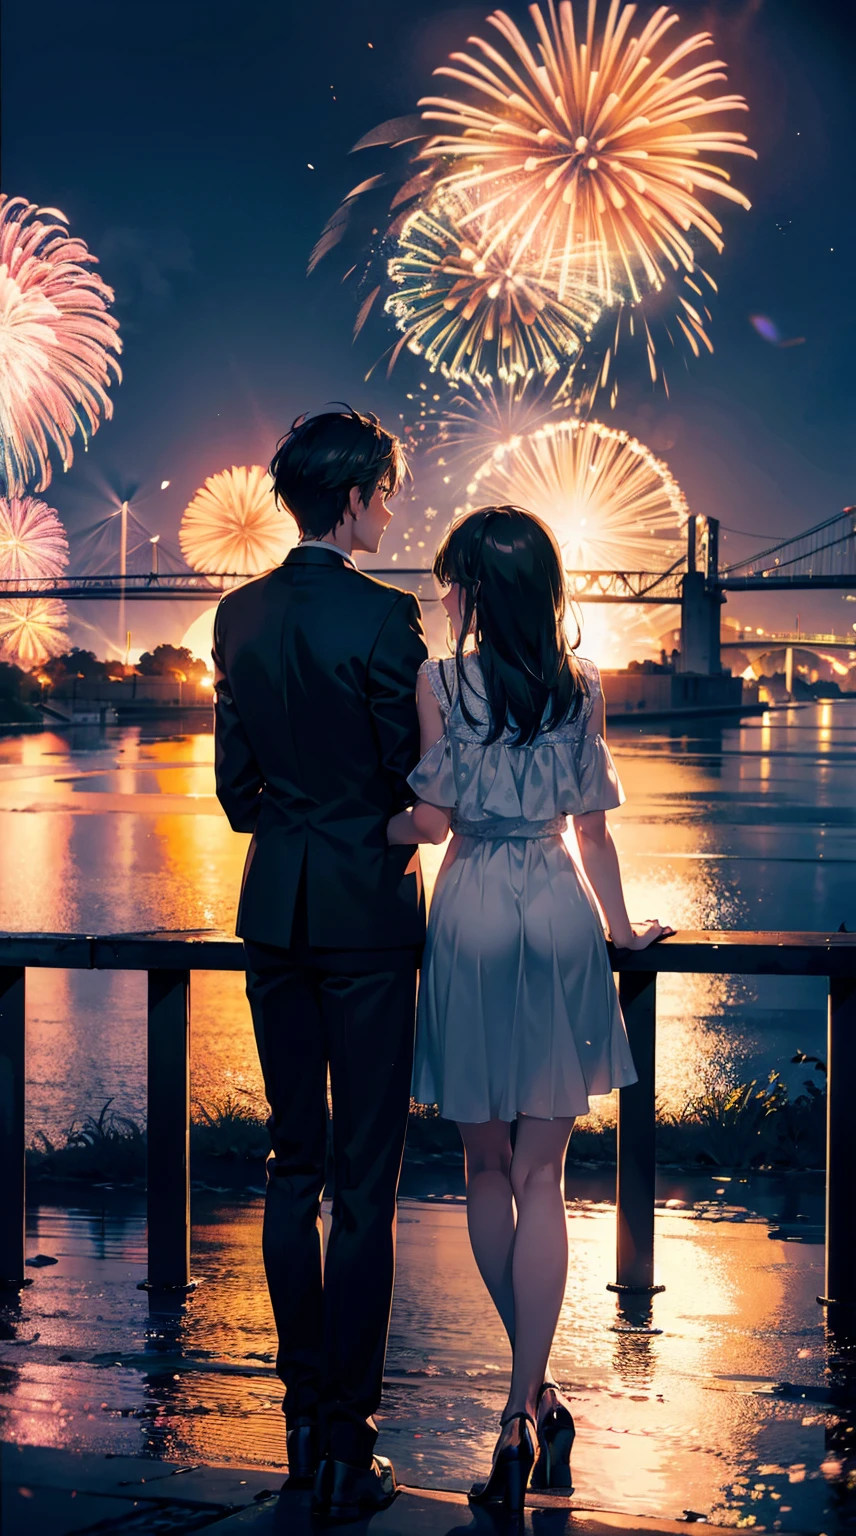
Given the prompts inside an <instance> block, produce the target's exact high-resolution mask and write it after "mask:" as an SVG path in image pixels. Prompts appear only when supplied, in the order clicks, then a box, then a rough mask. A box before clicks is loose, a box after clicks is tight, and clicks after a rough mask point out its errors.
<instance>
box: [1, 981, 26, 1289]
mask: <svg viewBox="0 0 856 1536" xmlns="http://www.w3.org/2000/svg"><path fill="white" fill-rule="evenodd" d="M25 975H26V973H25V971H24V968H23V966H10V965H4V966H2V967H0V1290H4V1291H6V1290H18V1289H19V1288H20V1287H21V1286H22V1285H28V1284H29V1281H28V1280H27V1279H26V1278H25V1272H24V1257H25V1251H26V1250H25V1246H24V1238H25V1229H26V1207H25V1183H24V1178H25V1156H26V1139H25V1132H24V1107H25V1096H26V1012H25V980H24V978H25Z"/></svg>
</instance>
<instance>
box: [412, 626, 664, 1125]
mask: <svg viewBox="0 0 856 1536" xmlns="http://www.w3.org/2000/svg"><path fill="white" fill-rule="evenodd" d="M581 665H582V667H583V669H584V671H585V674H586V678H587V681H588V686H589V697H588V699H585V700H584V701H583V705H582V708H581V710H580V712H579V714H578V715H577V718H576V719H575V720H571V721H569V722H567V723H566V724H565V725H562V726H560V727H558V728H557V729H556V730H553V731H542V732H541V733H540V734H539V735H538V737H537V738H536V740H535V741H534V743H533V744H532V745H531V746H524V747H517V746H513V745H512V744H511V741H510V738H511V737H512V736H513V734H514V733H513V732H512V731H510V730H508V731H506V732H505V733H504V734H503V736H502V737H501V738H500V740H499V741H497V742H495V743H494V744H493V745H492V746H485V745H484V741H483V737H484V735H485V730H486V726H487V720H488V710H487V705H486V701H485V698H484V686H483V683H482V678H481V671H480V667H479V663H478V658H477V657H476V656H474V655H473V656H468V657H467V659H466V663H465V669H466V672H465V684H464V686H465V689H466V702H467V706H468V708H469V711H470V714H471V715H472V717H473V718H474V719H475V720H476V721H477V722H478V725H477V727H476V728H475V729H474V728H473V727H472V726H471V725H469V724H468V722H467V720H466V719H465V717H464V715H463V712H462V710H461V706H460V700H459V697H458V689H457V682H456V678H455V666H454V661H452V660H449V661H446V662H439V661H433V660H432V661H426V662H425V663H424V664H423V666H422V669H421V670H422V672H424V673H425V674H426V675H427V677H428V680H429V682H430V684H431V688H432V690H433V692H434V696H435V697H436V699H437V702H438V704H439V706H440V710H441V712H442V714H443V718H444V724H445V732H444V735H443V736H442V737H441V739H440V740H439V741H438V742H437V743H436V745H435V746H433V747H432V748H431V750H430V751H429V752H427V753H426V755H425V756H424V757H423V758H422V761H421V762H420V763H419V764H418V766H417V767H416V768H415V769H414V771H413V773H412V774H411V775H410V780H409V782H410V785H411V787H412V788H413V789H414V790H415V792H416V794H417V795H418V796H419V798H420V800H425V801H427V802H428V803H429V804H431V805H439V806H444V807H447V808H450V809H451V810H452V832H453V834H454V835H453V837H452V840H451V842H450V844H449V847H448V849H447V852H446V857H445V859H444V860H443V865H442V868H441V870H440V873H439V876H438V879H437V884H436V887H435V890H434V896H433V900H432V903H431V911H430V916H429V922H428V937H427V942H426V946H425V956H424V960H423V965H422V976H421V981H420V987H419V1008H418V1016H417V1029H416V1061H415V1067H414V1086H413V1094H414V1098H415V1099H416V1100H417V1102H419V1103H421V1104H437V1105H438V1107H439V1110H440V1113H441V1115H443V1116H445V1117H446V1118H447V1119H450V1120H462V1121H470V1122H482V1121H485V1120H495V1119H499V1120H509V1121H510V1120H514V1119H515V1117H516V1116H517V1115H518V1114H525V1115H533V1116H537V1117H538V1118H539V1119H544V1120H553V1119H557V1118H558V1117H560V1116H568V1117H570V1116H574V1115H584V1114H585V1113H586V1112H587V1110H588V1107H589V1103H588V1101H589V1095H590V1094H604V1093H609V1092H610V1090H611V1089H613V1088H622V1087H626V1086H627V1084H629V1083H633V1082H635V1081H636V1073H635V1072H634V1070H633V1060H632V1057H631V1055H630V1046H629V1044H628V1040H627V1033H626V1030H625V1028H624V1020H623V1019H622V1017H621V1010H620V1008H619V1005H618V997H617V994H616V990H615V983H614V981H613V978H612V972H611V970H610V965H609V959H608V956H607V950H606V941H605V939H604V934H603V928H602V924H601V919H600V916H599V913H598V910H597V907H596V905H595V900H594V897H593V895H592V893H591V891H590V889H589V886H588V885H587V883H586V881H585V879H584V878H583V876H582V875H581V874H580V873H579V872H578V870H577V866H576V865H575V863H574V861H573V859H572V858H571V856H570V854H569V853H568V850H567V848H566V846H565V843H564V841H563V836H562V834H563V833H564V832H565V830H566V827H567V817H568V816H574V815H580V814H582V813H583V812H585V811H597V810H603V811H606V810H610V809H612V808H613V807H615V806H617V805H620V804H621V802H622V800H623V799H624V795H623V792H622V789H621V785H620V783H619V781H618V775H617V773H616V771H615V764H614V762H613V760H612V757H611V754H610V752H609V749H608V747H607V745H606V743H605V741H604V740H603V738H602V736H600V735H598V734H597V733H596V732H595V731H594V729H593V723H592V706H593V704H594V701H595V699H596V697H597V696H598V694H599V693H600V674H599V673H598V670H597V667H596V666H594V664H593V663H592V662H588V661H583V662H582V663H581ZM441 669H442V671H441ZM444 679H445V683H444ZM447 690H448V691H447Z"/></svg>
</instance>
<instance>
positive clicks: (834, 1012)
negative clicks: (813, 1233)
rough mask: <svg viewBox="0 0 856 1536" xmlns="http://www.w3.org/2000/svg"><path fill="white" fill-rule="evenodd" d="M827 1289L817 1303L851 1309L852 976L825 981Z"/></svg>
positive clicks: (855, 1300) (854, 1241) (855, 1023)
mask: <svg viewBox="0 0 856 1536" xmlns="http://www.w3.org/2000/svg"><path fill="white" fill-rule="evenodd" d="M826 1071H827V1078H826V1285H825V1291H824V1294H823V1296H819V1297H818V1301H820V1302H823V1303H826V1304H827V1305H830V1306H832V1305H839V1306H850V1307H854V1306H856V1114H854V1109H853V1085H854V1083H856V976H841V977H838V976H832V977H830V980H829V1023H828V1029H827V1059H826Z"/></svg>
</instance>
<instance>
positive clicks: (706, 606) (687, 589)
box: [678, 513, 725, 676]
mask: <svg viewBox="0 0 856 1536" xmlns="http://www.w3.org/2000/svg"><path fill="white" fill-rule="evenodd" d="M698 522H699V519H698V518H697V517H696V515H695V513H692V514H691V515H690V518H689V521H688V523H687V574H686V576H685V577H684V579H683V582H682V585H681V659H680V661H679V663H678V666H679V668H680V671H681V672H702V673H704V674H705V675H706V676H710V675H711V674H713V673H717V672H721V671H722V662H721V658H720V650H719V610H720V608H721V606H722V604H723V603H724V602H725V593H724V592H722V591H721V590H720V587H719V585H718V576H719V520H718V518H715V517H708V518H706V519H703V528H702V530H701V538H699V528H698ZM699 544H701V550H700V551H699V548H698V546H699ZM699 554H700V555H701V564H702V569H701V570H700V569H699Z"/></svg>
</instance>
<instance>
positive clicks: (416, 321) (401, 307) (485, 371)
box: [386, 193, 603, 384]
mask: <svg viewBox="0 0 856 1536" xmlns="http://www.w3.org/2000/svg"><path fill="white" fill-rule="evenodd" d="M507 247H508V242H507V241H506V242H502V241H500V242H499V243H498V242H497V240H496V239H495V236H494V233H493V229H492V226H491V223H490V220H489V219H487V218H485V217H484V215H483V214H481V212H480V210H479V206H478V201H477V199H475V198H473V197H472V196H471V195H470V194H467V193H450V194H447V195H445V196H443V195H441V196H438V197H437V198H435V199H434V200H433V201H432V202H431V203H429V205H428V206H427V207H418V208H416V209H415V211H414V212H413V213H411V214H410V215H409V217H408V218H407V220H406V222H405V224H404V226H403V228H402V230H401V233H400V234H399V237H398V242H397V250H396V254H395V255H394V256H393V257H392V259H391V260H390V262H389V267H388V275H389V277H390V278H391V279H392V281H393V283H394V284H395V285H396V286H395V290H394V292H393V293H392V294H391V295H390V297H389V298H388V299H387V301H386V311H387V313H388V314H392V315H393V316H394V317H395V319H396V323H397V325H398V328H399V330H401V331H402V333H403V334H402V337H401V340H400V341H399V343H398V345H397V347H396V348H395V351H394V353H393V357H392V361H391V363H390V367H392V365H393V363H394V362H395V359H396V357H397V356H398V353H399V352H400V351H401V348H402V347H403V346H404V345H405V344H406V345H407V346H408V347H409V349H410V350H411V351H413V352H422V353H424V354H425V357H426V358H427V360H428V362H429V363H430V364H431V365H432V367H434V368H437V367H439V368H440V370H441V371H442V372H443V373H444V374H445V375H446V377H448V378H450V379H461V378H463V379H475V380H477V381H478V382H479V383H481V384H489V383H490V382H491V381H492V380H493V379H495V378H499V379H500V380H509V379H514V378H525V377H527V376H529V375H531V374H533V373H540V374H542V375H543V376H544V377H546V378H549V377H550V376H551V375H552V374H554V373H556V372H557V371H558V370H559V369H561V368H562V367H563V366H564V367H567V366H568V365H569V363H570V362H571V361H572V359H573V358H574V357H575V356H576V355H577V354H578V353H579V350H580V346H581V344H582V341H583V340H584V339H587V338H588V337H589V335H590V334H591V328H592V326H593V325H594V324H595V322H596V321H597V320H598V318H599V316H600V313H601V309H602V307H603V304H602V300H601V297H600V293H599V291H598V289H597V287H596V285H595V283H594V282H593V281H592V280H591V278H590V276H589V272H590V270H591V266H592V254H591V252H590V251H589V250H588V249H587V248H585V247H581V248H580V249H578V250H577V251H575V252H574V254H573V261H572V262H571V263H569V264H568V270H569V272H570V274H571V276H570V279H569V280H568V281H566V283H565V293H564V297H563V298H562V299H560V298H559V297H558V295H557V286H558V280H559V266H558V263H557V262H555V261H554V262H544V261H541V260H539V259H538V258H537V254H536V253H535V252H534V251H530V252H527V253H526V255H525V256H524V257H522V258H515V257H514V256H513V255H512V253H511V251H510V249H508V248H507Z"/></svg>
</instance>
